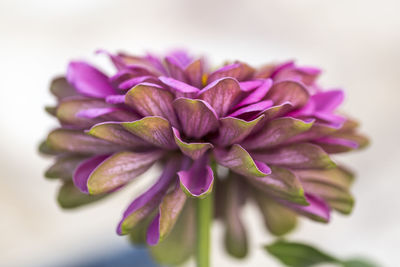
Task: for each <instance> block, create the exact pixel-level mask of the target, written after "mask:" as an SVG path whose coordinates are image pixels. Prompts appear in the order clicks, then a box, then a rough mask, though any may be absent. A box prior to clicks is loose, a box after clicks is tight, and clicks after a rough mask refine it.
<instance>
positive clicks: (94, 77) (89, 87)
mask: <svg viewBox="0 0 400 267" xmlns="http://www.w3.org/2000/svg"><path fill="white" fill-rule="evenodd" d="M67 80H68V82H69V83H70V84H72V85H73V86H74V87H75V88H76V90H77V91H78V92H79V93H81V94H82V95H85V96H90V97H96V98H105V97H106V96H108V95H113V94H115V90H114V88H113V87H112V86H111V84H110V82H109V81H108V77H107V76H106V75H105V74H104V73H102V72H101V71H99V70H98V69H96V68H94V67H93V66H91V65H89V64H87V63H85V62H82V61H73V62H71V63H69V65H68V70H67Z"/></svg>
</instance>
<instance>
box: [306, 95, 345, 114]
mask: <svg viewBox="0 0 400 267" xmlns="http://www.w3.org/2000/svg"><path fill="white" fill-rule="evenodd" d="M311 100H312V101H313V102H314V104H315V109H316V110H318V111H324V112H332V111H334V110H335V109H336V108H337V107H338V106H340V104H341V103H342V102H343V100H344V92H343V91H342V90H331V91H325V92H319V93H316V94H314V95H313V96H312V97H311Z"/></svg>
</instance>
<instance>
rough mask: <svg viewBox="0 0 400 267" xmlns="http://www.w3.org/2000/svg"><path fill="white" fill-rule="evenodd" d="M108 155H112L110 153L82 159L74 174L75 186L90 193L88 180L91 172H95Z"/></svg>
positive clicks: (83, 191)
mask: <svg viewBox="0 0 400 267" xmlns="http://www.w3.org/2000/svg"><path fill="white" fill-rule="evenodd" d="M108 157H110V155H100V156H94V157H91V158H89V159H87V160H85V161H82V162H81V164H79V165H78V167H77V169H76V170H75V172H74V175H73V181H74V184H75V186H76V187H77V188H78V189H79V190H80V191H81V192H82V193H85V194H89V191H88V187H87V181H88V179H89V176H90V174H91V173H92V172H93V170H94V169H96V167H97V166H99V165H100V163H102V162H103V161H104V160H106V159H107V158H108Z"/></svg>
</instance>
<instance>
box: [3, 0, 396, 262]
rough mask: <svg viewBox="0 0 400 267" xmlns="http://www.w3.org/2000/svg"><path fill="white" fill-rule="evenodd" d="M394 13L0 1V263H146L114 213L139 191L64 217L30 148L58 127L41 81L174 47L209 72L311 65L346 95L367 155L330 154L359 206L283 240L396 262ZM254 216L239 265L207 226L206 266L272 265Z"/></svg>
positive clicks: (384, 2) (255, 4)
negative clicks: (116, 55) (119, 230)
mask: <svg viewBox="0 0 400 267" xmlns="http://www.w3.org/2000/svg"><path fill="white" fill-rule="evenodd" d="M399 10H400V2H399V1H396V0H379V1H370V0H335V1H321V0H302V1H292V0H279V1H278V0H276V1H266V0H264V1H261V0H259V1H257V0H246V1H244V0H243V1H239V0H229V1H228V0H226V1H217V0H203V1H188V0H169V1H151V0H147V1H132V0H130V1H128V0H127V1H124V0H113V1H111V0H110V1H106V0H85V1H82V0H80V1H78V0H58V1H54V0H53V1H50V0H48V1H46V0H35V1H25V0H24V1H23V0H1V1H0V48H1V49H0V125H1V126H0V127H1V131H0V147H1V153H0V169H1V174H0V216H1V217H0V266H99V265H100V263H99V262H103V263H104V262H107V260H106V258H110V257H111V258H112V257H114V258H116V259H122V257H123V255H125V257H127V256H128V257H131V258H130V260H131V263H132V264H131V266H155V265H146V263H145V261H147V262H149V261H150V260H149V259H146V258H144V259H142V260H143V261H140V260H139V257H138V256H137V255H138V254H140V253H145V251H143V250H142V251H135V250H133V249H132V248H131V247H130V246H129V242H128V241H127V239H126V238H124V237H119V236H117V235H116V234H115V227H116V224H117V222H118V220H119V219H120V216H121V213H122V212H123V210H124V209H125V208H126V206H127V205H128V203H129V202H130V201H131V199H132V198H133V196H134V195H135V192H137V191H140V190H142V189H143V188H144V187H145V186H146V184H144V183H143V184H141V183H139V184H137V186H133V187H129V188H128V189H126V190H123V191H122V192H121V193H119V194H118V195H116V196H114V197H110V198H108V199H107V200H106V201H101V202H98V203H96V204H94V205H89V206H86V207H84V208H81V209H79V210H75V211H69V212H67V211H63V210H61V209H60V208H59V207H58V206H57V203H56V201H55V198H56V192H57V190H58V187H59V184H58V182H57V181H48V180H45V179H44V178H43V172H44V170H45V169H46V167H47V166H49V164H50V163H51V162H50V161H49V160H48V159H46V158H43V157H40V156H39V155H38V154H37V145H38V144H39V142H40V140H42V139H43V138H44V137H45V136H46V133H47V132H48V131H49V130H50V129H52V128H53V127H55V126H56V121H55V120H53V119H52V118H51V117H50V116H48V115H47V114H46V113H45V112H44V106H45V105H49V104H52V103H54V102H55V100H54V99H53V98H52V97H51V95H50V93H49V92H48V86H49V82H50V80H51V78H52V77H53V76H55V75H59V74H62V73H64V71H65V68H66V65H67V63H68V61H69V60H71V59H88V60H91V61H92V62H94V63H95V64H98V65H100V66H103V68H104V69H105V70H110V64H109V62H108V60H107V59H106V58H105V57H104V56H95V55H94V53H93V52H94V50H96V49H99V48H104V49H107V50H109V51H112V52H116V51H120V50H122V51H129V52H131V53H143V52H146V51H152V52H156V53H164V52H166V51H168V50H170V49H172V48H176V47H178V48H179V47H187V48H188V49H189V50H191V51H192V52H193V53H194V54H207V55H208V56H209V57H210V58H211V61H212V62H213V63H215V64H216V63H220V62H222V61H224V60H226V59H230V60H234V59H240V60H243V61H247V62H248V63H250V64H252V65H259V64H262V63H265V62H269V61H279V60H287V59H296V60H297V62H298V63H300V64H304V65H315V66H320V67H322V68H323V69H324V74H323V75H322V78H321V83H322V84H323V85H324V86H326V87H328V88H329V87H334V88H337V87H341V88H344V89H345V90H346V93H347V99H346V103H345V105H344V110H345V111H346V112H347V113H349V114H352V115H353V116H354V117H357V118H358V119H359V120H360V121H361V122H362V128H361V129H362V131H363V132H365V133H367V134H368V135H369V136H370V138H371V139H372V145H371V146H370V147H369V148H368V149H367V150H366V151H362V152H356V153H350V155H346V156H345V157H343V156H341V157H340V159H343V160H345V162H346V163H347V165H349V166H351V167H352V168H353V169H354V170H355V171H356V172H357V174H358V179H357V181H356V183H355V185H354V188H353V189H354V190H353V192H354V195H355V197H356V200H357V202H356V207H355V209H354V212H353V214H352V215H351V216H350V217H344V216H341V215H338V214H334V216H333V219H332V222H331V223H330V224H329V225H323V224H317V223H313V222H310V221H308V220H305V219H303V220H302V221H301V224H300V225H299V227H298V229H297V230H296V231H295V232H294V233H293V234H292V235H291V236H290V238H291V239H292V240H299V241H308V242H309V243H312V244H316V245H318V246H319V247H321V248H323V249H326V250H328V251H331V252H332V253H334V254H336V255H338V256H343V257H350V256H357V255H366V256H368V257H369V258H371V259H374V260H376V261H377V262H379V263H381V264H382V266H393V267H396V266H399V265H398V263H397V262H398V258H399V255H398V252H399V242H400V226H399V225H400V201H399V187H400V177H399V175H398V173H399V171H398V168H399V164H400V146H399V143H400V141H399V140H400V138H399V137H400V120H399V115H398V114H399V112H400V108H399V98H400V88H399V85H400V66H399V62H400V50H399V48H400V16H399V15H398V11H399ZM151 174H152V173H150V174H149V175H151ZM144 178H145V177H144ZM142 180H145V179H142ZM258 216H259V215H258V214H257V213H256V211H255V210H254V208H253V207H251V206H250V207H248V208H247V209H246V210H245V217H246V222H247V223H248V224H249V225H250V226H251V227H250V229H251V231H250V238H251V246H252V249H251V252H250V255H249V257H248V258H247V259H245V260H243V261H236V260H233V259H230V258H228V257H227V256H226V254H225V253H224V251H223V248H222V244H220V242H218V241H219V240H221V237H222V231H221V227H220V225H219V224H215V227H214V229H213V242H214V247H213V252H212V266H220V267H222V266H232V267H234V266H279V265H278V263H277V262H276V261H275V260H274V259H272V258H270V257H269V256H267V255H266V254H265V253H264V251H263V250H262V249H261V246H262V245H263V244H265V243H269V242H271V241H272V240H273V239H272V237H271V236H269V235H268V234H267V233H266V231H265V230H264V228H263V224H262V221H261V218H259V217H258ZM119 255H121V256H119ZM96 261H97V263H96ZM91 264H92V265H91ZM122 264H123V263H122V262H115V264H114V266H122ZM149 264H150V263H149ZM110 266H111V265H110ZM187 266H193V263H192V262H189V263H188V264H187Z"/></svg>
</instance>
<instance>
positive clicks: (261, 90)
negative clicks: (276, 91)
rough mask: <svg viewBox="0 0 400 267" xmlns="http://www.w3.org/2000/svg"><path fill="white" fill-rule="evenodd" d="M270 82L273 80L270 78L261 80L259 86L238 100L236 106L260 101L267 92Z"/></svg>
mask: <svg viewBox="0 0 400 267" xmlns="http://www.w3.org/2000/svg"><path fill="white" fill-rule="evenodd" d="M272 84H273V82H272V80H271V79H266V80H265V81H263V82H262V84H261V85H260V87H258V88H257V89H256V90H254V91H253V92H251V93H250V94H249V95H248V96H247V97H245V98H244V99H243V100H242V101H240V102H239V104H237V107H241V106H246V105H249V104H253V103H257V102H259V101H261V100H262V99H263V98H264V96H265V95H266V94H267V93H268V91H269V89H270V88H271V86H272Z"/></svg>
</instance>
